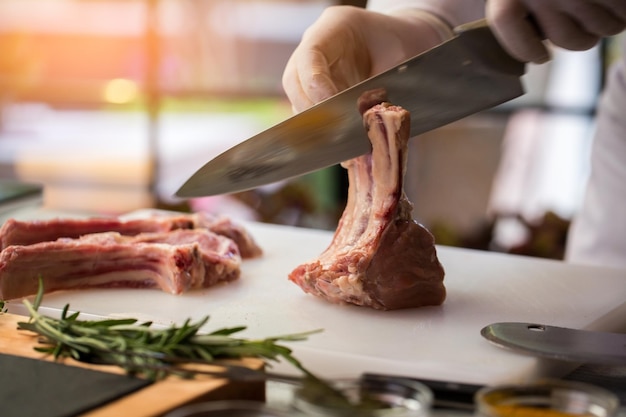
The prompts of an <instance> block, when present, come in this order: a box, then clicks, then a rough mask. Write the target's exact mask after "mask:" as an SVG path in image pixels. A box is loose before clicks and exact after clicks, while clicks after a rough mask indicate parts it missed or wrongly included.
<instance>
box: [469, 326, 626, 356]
mask: <svg viewBox="0 0 626 417" xmlns="http://www.w3.org/2000/svg"><path fill="white" fill-rule="evenodd" d="M481 335H482V336H483V337H484V338H486V339H487V340H489V341H490V342H492V343H494V344H495V345H497V346H500V347H504V348H508V349H512V350H514V351H519V352H522V353H526V354H530V355H534V356H541V357H545V358H550V359H558V360H563V361H568V362H577V363H586V364H603V365H626V334H622V333H610V332H598V331H591V330H577V329H569V328H565V327H557V326H548V325H545V324H536V323H517V322H503V323H492V324H490V325H488V326H485V327H484V328H483V329H482V330H481Z"/></svg>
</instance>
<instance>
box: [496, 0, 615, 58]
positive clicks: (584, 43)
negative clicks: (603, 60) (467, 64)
mask: <svg viewBox="0 0 626 417" xmlns="http://www.w3.org/2000/svg"><path fill="white" fill-rule="evenodd" d="M486 15H487V20H488V21H489V24H490V26H491V28H492V30H493V31H494V33H495V34H496V36H497V37H498V38H499V40H500V42H501V43H502V45H503V46H504V47H505V48H506V49H507V50H508V51H509V52H510V53H511V54H512V55H513V56H514V57H516V58H517V59H519V60H522V61H527V62H535V63H543V62H545V61H547V60H549V59H550V55H549V52H548V50H547V48H546V46H545V44H544V43H543V42H542V38H545V39H547V40H549V41H550V42H551V43H552V44H554V45H556V46H559V47H562V48H565V49H570V50H586V49H589V48H591V47H593V46H594V45H596V44H597V43H598V41H599V40H600V38H602V37H607V36H612V35H615V34H618V33H620V32H621V31H623V30H624V29H625V28H626V0H487V6H486ZM529 16H532V19H529Z"/></svg>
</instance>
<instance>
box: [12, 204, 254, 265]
mask: <svg viewBox="0 0 626 417" xmlns="http://www.w3.org/2000/svg"><path fill="white" fill-rule="evenodd" d="M194 228H206V229H208V230H211V231H212V232H214V233H217V234H220V235H223V236H226V237H229V238H231V239H232V240H234V241H235V243H236V244H237V246H238V247H239V251H240V253H241V256H242V257H243V258H253V257H257V256H260V255H261V254H262V250H261V248H260V247H259V246H258V245H257V244H256V242H255V241H254V239H253V237H252V236H251V235H250V234H249V233H248V232H247V231H246V230H245V228H244V227H243V226H241V225H239V224H236V223H235V222H233V221H232V220H231V219H229V218H227V217H216V216H212V215H210V214H206V213H195V214H172V215H169V214H167V215H165V214H163V215H153V216H150V217H146V218H140V219H130V220H124V219H121V218H119V217H92V218H87V219H74V218H57V219H52V220H34V221H19V220H15V219H9V220H7V221H6V222H5V223H4V224H3V225H2V227H1V228H0V250H2V249H4V248H6V247H8V246H11V245H31V244H33V243H39V242H49V241H54V240H57V239H59V238H78V237H80V236H84V235H87V234H91V233H102V232H118V233H120V234H122V235H125V236H134V235H137V234H139V233H148V232H167V231H170V230H177V229H194Z"/></svg>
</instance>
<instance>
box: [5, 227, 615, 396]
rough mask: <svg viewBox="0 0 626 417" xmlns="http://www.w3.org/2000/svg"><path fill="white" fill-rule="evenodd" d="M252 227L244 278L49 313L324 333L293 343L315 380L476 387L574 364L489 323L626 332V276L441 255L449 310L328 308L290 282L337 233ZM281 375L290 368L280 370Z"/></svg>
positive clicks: (442, 251)
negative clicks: (522, 348) (523, 344)
mask: <svg viewBox="0 0 626 417" xmlns="http://www.w3.org/2000/svg"><path fill="white" fill-rule="evenodd" d="M246 226H247V227H248V229H249V230H250V231H251V232H252V234H253V235H254V236H255V238H256V239H257V240H258V242H259V244H260V245H261V246H262V247H263V249H264V251H265V254H264V256H263V257H262V258H261V259H257V260H249V261H245V262H244V264H243V272H242V277H241V279H240V280H239V281H237V282H233V283H230V284H227V285H223V286H220V287H214V288H211V289H207V290H202V291H197V292H194V293H189V294H186V295H180V296H174V295H170V294H166V293H163V292H161V291H159V290H136V289H108V290H103V289H98V290H80V291H70V292H65V293H57V294H49V295H46V296H45V297H44V302H43V306H44V307H45V308H44V309H43V310H42V311H44V312H46V313H48V314H57V313H58V311H59V309H61V308H62V307H63V306H64V305H65V304H66V303H70V306H71V310H78V311H81V312H83V313H88V314H92V315H96V316H115V317H121V316H123V317H136V318H139V319H146V320H153V321H155V323H157V324H163V325H169V324H171V323H181V322H182V321H184V320H185V319H187V318H195V319H198V318H200V317H203V316H205V315H210V316H211V319H210V320H209V323H208V325H207V330H210V329H216V328H219V327H224V326H238V325H243V324H245V325H247V326H248V329H247V330H246V331H245V332H244V333H242V334H241V336H245V337H255V336H257V337H266V336H274V335H280V334H285V333H293V332H302V331H308V330H313V329H320V328H321V329H324V331H323V332H322V333H319V334H315V335H312V336H310V338H309V339H308V340H306V341H301V342H294V343H291V344H289V346H291V347H293V349H294V353H295V355H296V356H297V357H298V358H300V359H301V360H302V361H303V362H304V365H305V366H307V367H309V368H310V369H312V370H313V371H314V372H316V373H317V374H319V375H320V376H324V377H349V376H356V375H358V374H360V373H362V372H380V373H388V374H397V375H410V376H415V377H420V378H426V379H436V380H451V381H457V382H468V383H477V384H495V383H503V382H523V381H527V380H529V379H533V378H537V377H540V376H562V375H563V374H564V373H565V372H568V371H569V370H571V369H572V367H573V366H572V364H564V363H557V362H548V361H544V360H537V359H535V358H533V357H530V356H526V355H521V354H517V353H513V352H511V351H508V350H504V349H501V348H499V347H496V346H493V345H491V344H490V343H489V342H487V341H486V340H484V339H483V338H482V337H481V336H480V330H481V328H482V327H483V326H485V325H487V324H490V323H492V322H498V321H528V322H535V323H544V324H551V325H556V326H566V327H573V328H584V329H593V330H608V331H624V330H626V271H622V270H611V269H599V268H590V267H582V266H573V265H567V264H564V263H561V262H556V261H548V260H540V259H534V258H527V257H521V256H512V255H504V254H496V253H488V252H481V251H472V250H464V249H458V248H450V247H438V252H439V257H440V260H441V262H442V263H443V265H444V267H445V269H446V278H445V284H446V287H447V291H448V298H447V299H446V301H445V303H444V304H443V306H440V307H426V308H420V309H411V310H398V311H387V312H384V311H375V310H371V309H367V308H362V307H356V306H342V305H334V304H329V303H327V302H325V301H322V300H320V299H317V298H314V297H313V296H310V295H307V294H305V293H303V292H302V290H300V288H298V287H297V286H295V285H294V284H292V283H291V282H290V281H288V280H287V275H288V273H289V272H290V271H291V270H292V269H293V268H295V267H296V266H297V265H298V264H300V263H302V262H305V261H307V260H309V259H310V258H313V257H314V256H316V255H317V254H319V253H320V252H321V251H322V250H324V249H325V248H326V246H327V245H328V244H329V243H330V240H331V238H332V233H329V232H324V231H319V230H310V229H297V228H293V227H285V226H276V225H268V224H260V223H249V224H248V223H246ZM9 310H10V311H11V312H14V313H17V314H20V313H22V314H23V313H24V309H23V308H22V307H21V305H20V303H19V302H11V303H10V306H9ZM275 370H277V371H283V372H290V371H292V370H293V368H292V367H291V366H290V365H288V364H278V365H277V366H276V367H275Z"/></svg>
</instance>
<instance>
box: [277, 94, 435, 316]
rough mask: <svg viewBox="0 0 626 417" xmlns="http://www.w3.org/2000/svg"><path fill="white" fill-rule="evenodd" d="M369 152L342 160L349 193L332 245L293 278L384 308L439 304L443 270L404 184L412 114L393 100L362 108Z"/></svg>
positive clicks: (336, 296) (333, 296)
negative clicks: (392, 103)
mask: <svg viewBox="0 0 626 417" xmlns="http://www.w3.org/2000/svg"><path fill="white" fill-rule="evenodd" d="M363 119H364V124H365V127H366V130H367V133H368V136H369V139H370V141H371V143H372V153H371V154H367V155H363V156H361V157H358V158H354V159H351V160H349V161H346V162H344V163H343V164H342V166H343V167H344V168H346V169H347V170H348V180H349V189H348V200H347V204H346V208H345V210H344V213H343V215H342V217H341V219H340V221H339V224H338V227H337V230H336V232H335V235H334V237H333V240H332V242H331V244H330V246H329V247H328V248H327V249H326V250H325V251H324V252H323V253H322V254H321V255H320V256H319V257H318V258H317V259H314V260H312V261H311V262H308V263H305V264H303V265H300V266H298V267H297V268H296V269H295V270H293V271H292V272H291V274H289V279H290V280H291V281H293V282H294V283H295V284H297V285H299V286H300V287H301V288H302V289H303V290H304V291H305V292H307V293H310V294H313V295H316V296H319V297H322V298H324V299H326V300H328V301H330V302H333V303H340V304H345V303H349V304H356V305H360V306H367V307H371V308H375V309H379V310H393V309H401V308H410V307H421V306H428V305H439V304H441V303H443V301H444V299H445V297H446V290H445V287H444V284H443V278H444V269H443V267H442V265H441V264H440V262H439V260H438V258H437V252H436V248H435V242H434V238H433V236H432V235H431V233H430V232H429V231H428V230H426V229H425V228H424V227H423V226H422V225H420V224H418V223H417V222H416V221H415V220H413V218H412V215H411V211H412V204H411V203H410V202H409V201H408V199H407V197H406V195H405V193H404V190H403V179H404V173H405V170H406V168H405V167H406V159H407V150H408V140H409V131H410V115H409V113H408V112H407V111H406V110H404V109H402V108H400V107H397V106H393V105H391V104H389V103H382V104H378V105H375V106H373V107H371V108H369V110H367V111H366V112H365V114H364V115H363Z"/></svg>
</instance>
